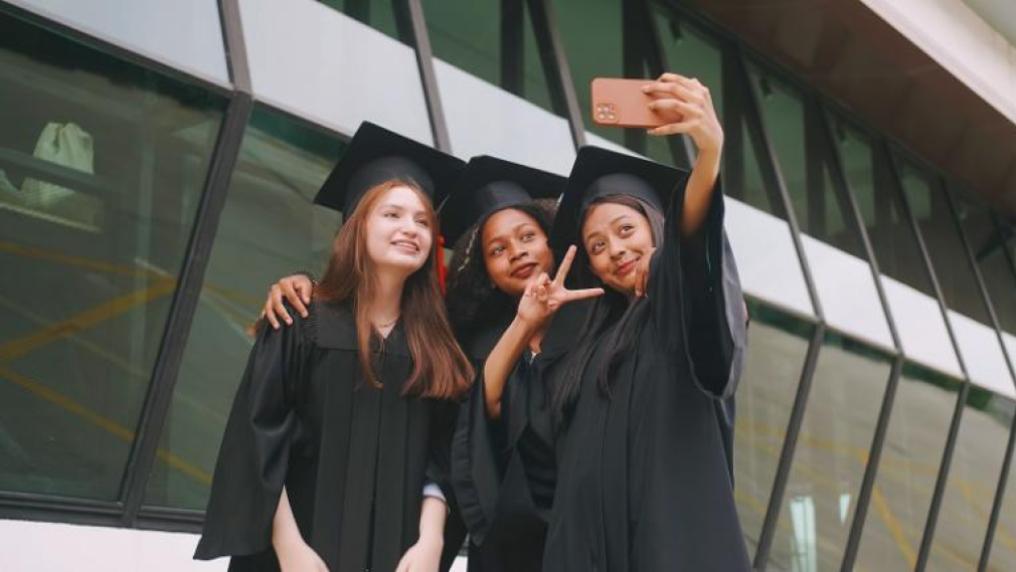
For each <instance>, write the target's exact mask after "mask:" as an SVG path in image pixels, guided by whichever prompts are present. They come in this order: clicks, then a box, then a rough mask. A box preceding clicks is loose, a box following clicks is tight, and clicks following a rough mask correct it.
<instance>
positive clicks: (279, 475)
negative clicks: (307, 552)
mask: <svg viewBox="0 0 1016 572" xmlns="http://www.w3.org/2000/svg"><path fill="white" fill-rule="evenodd" d="M290 313H291V315H293V316H295V317H294V320H295V322H294V324H293V325H292V326H291V327H286V328H281V329H279V330H273V329H272V328H269V327H264V328H262V330H261V332H260V333H259V335H258V339H257V342H256V343H255V345H254V348H253V349H252V350H251V354H250V359H249V361H248V364H247V369H246V371H245V372H244V376H243V380H242V382H241V383H240V387H239V389H238V390H237V395H236V400H235V402H234V404H233V409H232V412H231V413H230V417H229V421H228V423H227V425H226V431H225V435H224V437H223V441H222V447H221V449H220V452H219V459H218V462H217V464H216V468H215V477H214V480H213V484H212V491H211V497H210V499H209V502H208V511H207V514H206V519H205V525H204V531H203V534H202V537H201V541H200V543H199V544H198V547H197V551H196V552H195V558H198V559H211V558H215V557H218V556H226V555H230V556H232V557H233V558H232V560H231V562H230V566H229V569H230V570H244V571H248V570H257V571H261V570H278V569H279V566H278V561H277V559H276V556H275V552H274V550H273V549H272V545H271V535H272V519H273V517H274V515H275V511H276V508H277V505H278V501H279V496H280V494H281V490H282V487H283V485H285V488H286V491H287V494H288V496H289V502H290V504H291V505H292V509H293V514H294V516H295V518H296V522H297V525H298V526H299V528H300V532H301V534H302V536H303V538H304V539H305V540H306V541H307V543H308V544H309V545H310V546H311V547H312V548H313V549H314V550H315V551H316V552H317V553H318V554H319V555H320V556H321V558H322V559H323V560H324V561H325V563H326V564H327V565H328V569H329V570H331V571H332V572H362V571H363V570H366V569H368V567H369V569H371V570H376V571H386V572H387V571H390V570H394V569H395V567H396V565H397V564H398V561H399V559H400V558H401V557H402V555H403V553H404V552H405V551H406V550H407V549H408V548H409V547H410V546H412V545H413V544H414V543H415V542H416V540H417V537H418V534H419V519H420V505H421V502H422V490H423V486H424V483H425V480H426V479H428V478H429V479H431V480H434V481H435V482H437V483H438V484H441V485H445V487H447V482H446V477H447V463H448V455H449V449H448V444H449V443H450V438H451V431H452V429H453V427H454V415H455V411H456V406H455V404H454V403H452V402H449V401H439V400H433V399H420V398H416V397H403V396H402V395H401V391H402V387H403V384H404V382H405V381H406V380H407V379H408V378H409V375H410V373H411V371H412V369H413V361H412V358H411V356H410V353H409V349H408V347H407V345H406V340H405V337H404V333H403V328H402V325H401V323H400V324H397V325H396V326H395V328H394V329H393V330H392V332H391V333H390V334H389V336H388V338H387V339H386V340H385V341H384V343H383V344H380V346H381V349H380V351H378V348H376V350H375V367H376V372H377V374H378V375H379V377H380V379H381V380H382V382H383V387H382V388H380V389H379V388H374V387H372V386H370V385H368V384H366V382H364V381H362V375H361V373H360V372H361V369H360V366H359V361H358V353H357V340H356V328H355V324H354V319H353V316H352V314H351V312H350V310H349V308H348V307H347V306H345V305H339V304H325V303H315V304H313V305H312V306H311V308H310V317H309V318H307V319H302V318H300V317H299V316H298V315H297V314H296V313H294V312H290ZM448 490H450V488H449V489H448Z"/></svg>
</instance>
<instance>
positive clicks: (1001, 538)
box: [988, 466, 1016, 572]
mask: <svg viewBox="0 0 1016 572" xmlns="http://www.w3.org/2000/svg"><path fill="white" fill-rule="evenodd" d="M988 570H990V571H992V572H1001V571H1003V570H1016V471H1014V470H1012V467H1011V466H1010V469H1009V479H1008V481H1007V482H1006V485H1005V495H1004V496H1003V497H1002V511H1001V513H1000V514H999V517H998V525H997V526H996V527H995V538H994V540H993V541H992V543H991V555H990V556H989V558H988Z"/></svg>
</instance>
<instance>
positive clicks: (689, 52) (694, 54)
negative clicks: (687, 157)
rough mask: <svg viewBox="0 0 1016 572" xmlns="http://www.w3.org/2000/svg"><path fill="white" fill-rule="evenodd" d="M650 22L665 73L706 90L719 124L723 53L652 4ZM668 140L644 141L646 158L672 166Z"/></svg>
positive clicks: (671, 13) (674, 15)
mask: <svg viewBox="0 0 1016 572" xmlns="http://www.w3.org/2000/svg"><path fill="white" fill-rule="evenodd" d="M651 9H652V18H653V23H654V25H655V26H656V34H657V36H658V37H659V38H660V44H661V47H662V49H663V61H664V63H665V64H666V67H667V68H669V69H668V70H667V71H672V72H675V73H679V74H681V75H684V76H687V77H692V78H695V79H697V80H699V81H700V82H702V83H703V84H704V85H705V86H706V87H707V88H708V89H709V94H710V97H711V99H712V100H713V105H714V107H715V108H716V114H717V116H718V117H719V119H720V122H721V123H722V122H723V52H722V50H721V48H720V46H719V45H718V44H717V43H715V42H714V41H713V40H711V39H710V38H709V37H708V36H707V35H706V34H704V33H703V32H701V31H699V30H698V29H697V28H695V27H694V26H692V25H691V24H688V23H687V22H681V21H680V19H679V18H678V16H677V13H676V12H675V11H674V10H673V9H672V8H670V7H668V6H664V5H662V4H660V3H656V2H654V3H652V8H651ZM668 139H670V138H661V137H647V138H646V145H647V149H646V155H647V156H649V157H651V158H653V159H656V160H657V161H660V162H662V163H667V164H671V163H673V162H674V161H673V158H672V157H673V155H672V154H671V150H670V144H669V143H668Z"/></svg>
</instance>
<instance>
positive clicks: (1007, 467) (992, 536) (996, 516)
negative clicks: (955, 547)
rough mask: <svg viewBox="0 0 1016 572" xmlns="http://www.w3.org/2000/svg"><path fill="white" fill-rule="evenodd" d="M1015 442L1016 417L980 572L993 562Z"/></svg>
mask: <svg viewBox="0 0 1016 572" xmlns="http://www.w3.org/2000/svg"><path fill="white" fill-rule="evenodd" d="M1014 442H1016V417H1013V420H1012V425H1011V426H1010V427H1009V442H1008V443H1007V444H1006V446H1005V458H1004V460H1003V461H1002V470H1001V471H1000V474H999V476H998V486H997V487H996V489H995V499H994V502H993V503H992V505H991V516H989V517H988V530H987V531H986V532H985V534H984V544H983V545H982V546H981V556H980V558H979V559H978V562H977V570H978V572H981V571H983V570H987V568H988V562H989V561H990V560H991V545H992V542H993V541H994V539H995V530H996V529H997V528H998V519H999V517H1000V515H1001V514H1002V503H1003V502H1005V492H1006V490H1005V489H1006V485H1007V484H1008V482H1009V471H1010V469H1011V467H1012V453H1013V444H1014Z"/></svg>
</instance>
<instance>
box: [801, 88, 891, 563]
mask: <svg viewBox="0 0 1016 572" xmlns="http://www.w3.org/2000/svg"><path fill="white" fill-rule="evenodd" d="M811 105H812V106H813V113H814V115H813V119H814V120H816V121H817V122H818V126H817V127H818V128H819V129H820V133H821V140H822V142H821V145H822V149H823V150H824V151H825V153H824V154H825V159H826V161H825V164H826V166H827V167H828V168H829V172H830V178H831V179H832V182H833V192H835V193H836V194H837V196H838V197H840V198H841V199H842V200H843V201H844V202H845V205H846V207H847V210H846V212H845V213H844V215H845V216H846V217H847V219H848V221H850V222H852V223H853V225H854V228H855V230H856V231H857V234H858V237H859V238H860V239H861V247H862V248H863V249H864V254H865V257H866V258H867V259H868V267H869V269H870V270H871V277H872V280H873V281H874V283H875V290H876V292H877V293H878V299H879V303H880V304H881V306H882V311H883V312H884V314H885V319H886V324H887V325H888V327H889V335H890V336H891V337H892V340H893V346H895V348H896V357H895V358H894V359H893V363H892V369H891V370H890V372H889V381H888V382H887V384H886V389H885V393H884V394H883V396H882V406H881V409H880V410H879V413H878V419H877V421H876V422H875V433H874V435H872V439H871V447H870V448H869V451H868V460H867V464H866V466H865V468H864V476H863V477H862V479H861V489H860V490H859V491H858V494H857V501H856V503H855V506H856V509H855V510H854V518H853V521H852V522H851V523H850V532H849V534H848V535H847V544H846V546H845V547H844V551H843V562H842V565H841V567H840V569H841V570H842V571H843V572H848V571H849V570H853V568H854V563H855V562H856V560H857V552H858V549H859V548H860V545H861V535H862V534H863V533H864V524H865V520H866V518H867V514H868V507H869V505H870V503H871V495H872V492H873V491H874V488H875V479H876V477H877V476H878V467H879V464H880V462H881V460H882V451H883V450H884V448H885V440H886V437H887V436H888V433H889V421H890V419H891V417H892V412H893V405H894V403H895V401H896V393H897V390H898V388H899V383H900V377H901V374H902V371H903V364H904V362H905V361H906V352H905V350H904V348H903V340H902V339H901V338H900V335H899V330H898V328H897V327H896V320H895V318H894V316H893V312H892V308H891V307H890V305H889V299H888V296H887V295H886V293H885V288H884V287H883V285H882V272H881V269H880V268H879V264H878V257H876V256H875V249H874V247H873V246H872V243H871V238H870V237H869V236H868V229H867V225H866V224H865V222H864V217H863V216H862V215H861V209H860V206H859V205H858V204H857V197H855V196H854V193H853V190H852V189H851V188H850V183H849V182H848V181H847V176H846V169H845V168H844V165H843V155H842V153H841V151H840V148H839V146H838V145H837V144H836V137H835V135H834V129H833V122H832V117H831V115H830V114H829V111H828V110H827V109H825V108H823V107H821V104H820V103H819V100H818V97H817V96H813V99H812V102H811Z"/></svg>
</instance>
